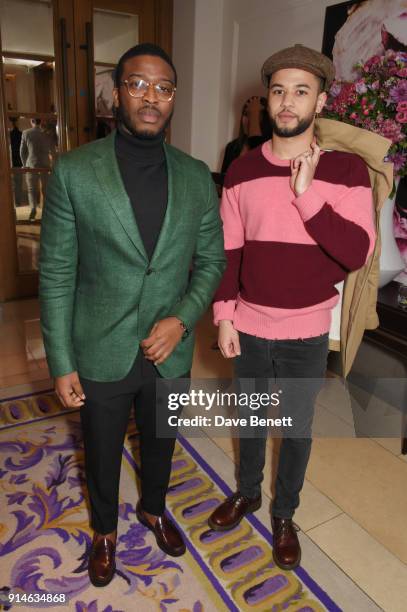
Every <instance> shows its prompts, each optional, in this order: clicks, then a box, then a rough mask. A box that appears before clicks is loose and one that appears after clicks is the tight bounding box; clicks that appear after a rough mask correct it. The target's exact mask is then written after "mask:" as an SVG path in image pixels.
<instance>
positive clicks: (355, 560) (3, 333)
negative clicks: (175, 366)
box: [0, 299, 407, 612]
mask: <svg viewBox="0 0 407 612" xmlns="http://www.w3.org/2000/svg"><path fill="white" fill-rule="evenodd" d="M215 338H216V331H215V329H214V328H213V326H212V324H211V321H210V317H209V314H208V315H206V316H205V317H204V318H203V319H202V321H201V322H200V324H199V326H198V333H197V344H196V350H195V355H194V365H193V372H192V374H193V377H194V378H196V379H199V378H228V377H230V375H231V364H230V363H229V362H227V361H226V360H224V359H223V358H222V357H221V355H220V353H219V352H218V351H214V350H213V349H212V348H211V345H212V344H213V341H214V340H215ZM51 384H52V383H51V381H50V379H49V372H48V368H47V365H46V361H45V356H44V349H43V344H42V338H41V331H40V326H39V307H38V301H37V300H35V299H30V300H21V301H16V302H8V303H5V304H0V399H1V398H2V397H3V398H5V397H10V396H11V395H13V393H14V392H15V391H16V390H18V391H21V390H22V389H23V390H24V392H27V391H29V390H31V389H32V390H41V389H45V388H50V387H51ZM318 401H319V405H318V411H317V412H318V414H321V418H322V421H324V419H326V418H327V415H330V417H331V416H332V415H333V418H336V419H338V423H339V422H340V423H341V429H340V436H339V437H335V438H326V437H317V438H315V439H314V442H313V447H312V453H311V459H310V464H309V467H308V471H307V478H306V482H305V485H304V488H303V491H302V495H301V506H300V508H299V510H298V511H297V513H296V515H295V520H296V522H297V523H298V525H299V526H300V528H301V531H302V534H301V538H302V543H303V549H304V553H305V555H309V561H310V564H311V566H312V567H314V568H315V569H314V570H313V571H314V572H317V571H318V567H322V566H321V564H323V563H324V560H325V563H326V567H328V568H330V571H329V572H328V575H326V574H327V572H326V568H325V570H324V575H325V582H326V588H327V589H328V588H329V589H331V591H333V593H336V592H337V591H338V593H339V592H340V591H342V593H343V595H342V597H341V598H340V601H342V602H343V609H344V610H346V612H359V611H361V610H362V609H363V610H372V611H373V610H378V609H382V610H385V611H386V612H404V611H405V610H406V601H407V530H406V528H405V526H406V517H407V486H406V483H407V456H403V455H401V453H400V440H398V439H397V438H354V437H352V435H351V422H350V420H349V418H348V416H349V415H347V414H346V410H344V411H343V413H342V412H341V414H338V412H339V411H338V404H337V402H336V400H335V398H334V397H331V396H330V394H329V392H328V393H327V395H325V396H324V397H322V398H321V397H320V398H319V400H318ZM338 431H339V430H338ZM348 431H350V433H349V435H347V432H348ZM196 443H197V444H198V445H199V444H201V445H202V443H203V440H199V442H196ZM212 444H214V445H215V446H216V452H217V454H218V455H219V457H224V465H223V470H225V471H226V472H227V476H228V478H227V479H228V480H229V481H230V485H231V486H233V471H234V464H235V463H236V461H237V452H238V441H237V440H235V439H233V438H231V437H229V436H228V437H224V438H219V437H213V438H212V441H211V446H212ZM277 446H278V443H277V442H276V440H273V439H271V438H270V439H269V440H268V442H267V460H266V468H265V477H264V482H263V493H264V496H265V501H266V500H270V501H271V499H272V481H273V474H274V473H275V468H276V456H277V455H276V453H277ZM219 457H218V461H219ZM225 478H226V475H225ZM268 505H269V504H267V503H266V504H265V503H263V508H262V511H263V512H264V511H265V510H264V509H267V508H268ZM305 555H304V556H305ZM304 563H306V561H305V560H304ZM321 571H322V569H321ZM315 576H316V577H317V576H318V574H315ZM341 576H342V577H343V579H341ZM344 590H345V591H347V595H346V597H345V594H344ZM361 595H362V597H361ZM338 597H339V595H338ZM338 601H339V600H338ZM352 602H353V603H352Z"/></svg>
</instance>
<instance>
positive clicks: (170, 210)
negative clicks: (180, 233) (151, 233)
mask: <svg viewBox="0 0 407 612" xmlns="http://www.w3.org/2000/svg"><path fill="white" fill-rule="evenodd" d="M164 151H165V157H166V161H167V174H168V202H167V210H166V212H165V216H164V221H163V224H162V227H161V231H160V235H159V237H158V241H157V244H156V247H155V250H154V253H153V256H152V258H151V263H153V262H154V261H155V260H156V259H158V258H159V257H160V256H161V255H162V254H163V253H164V252H165V251H166V249H168V248H170V245H171V242H172V241H173V238H174V229H175V227H176V225H177V222H178V219H179V218H180V216H181V214H182V208H183V206H184V199H185V185H186V183H185V177H184V174H183V171H182V168H181V167H180V164H179V162H178V161H177V160H176V159H175V157H174V155H173V154H172V152H171V148H170V147H168V146H167V145H165V144H164Z"/></svg>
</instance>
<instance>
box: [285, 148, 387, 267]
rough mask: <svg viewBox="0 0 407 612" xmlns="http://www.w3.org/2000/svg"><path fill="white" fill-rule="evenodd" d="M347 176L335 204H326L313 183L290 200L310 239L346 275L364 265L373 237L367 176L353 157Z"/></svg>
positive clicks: (373, 240) (366, 172) (361, 164)
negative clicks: (342, 269) (345, 183)
mask: <svg viewBox="0 0 407 612" xmlns="http://www.w3.org/2000/svg"><path fill="white" fill-rule="evenodd" d="M349 176H350V180H349V185H348V186H347V187H346V188H345V191H344V193H343V194H342V195H341V197H340V198H338V200H337V201H335V202H326V201H325V199H324V198H323V197H322V196H321V195H320V194H319V193H318V190H317V188H316V187H314V185H313V184H311V186H310V187H309V188H308V189H307V190H306V191H305V192H304V193H303V194H301V195H300V196H298V197H297V198H295V199H294V200H293V203H294V205H295V206H296V207H297V209H298V211H299V213H300V215H301V217H302V219H303V221H304V225H305V228H306V230H307V232H308V233H309V234H310V236H311V237H312V238H313V239H314V240H315V242H316V243H317V244H319V246H320V247H322V249H323V250H324V251H325V252H326V253H327V254H328V255H330V256H331V257H332V258H333V259H334V260H335V261H337V262H338V263H339V264H340V265H341V266H342V267H343V268H344V269H345V270H347V271H348V272H350V271H353V270H358V269H359V268H361V267H362V266H363V265H364V264H365V263H366V260H367V259H368V257H369V256H370V255H371V254H372V252H373V249H374V244H375V238H376V235H375V227H374V215H373V196H372V190H371V186H370V179H369V173H368V170H367V167H366V164H365V163H364V161H363V160H362V159H361V158H359V157H357V156H356V155H353V156H352V158H351V160H350V166H349Z"/></svg>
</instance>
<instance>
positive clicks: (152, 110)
mask: <svg viewBox="0 0 407 612" xmlns="http://www.w3.org/2000/svg"><path fill="white" fill-rule="evenodd" d="M144 111H148V112H149V113H154V114H155V115H158V116H159V117H161V113H160V111H159V110H158V108H156V107H155V106H152V105H151V104H144V106H142V107H141V108H139V109H138V111H137V113H142V112H144Z"/></svg>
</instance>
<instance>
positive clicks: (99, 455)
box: [80, 351, 189, 534]
mask: <svg viewBox="0 0 407 612" xmlns="http://www.w3.org/2000/svg"><path fill="white" fill-rule="evenodd" d="M188 376H189V374H186V375H185V377H188ZM159 377H160V375H159V373H158V370H157V369H156V368H155V367H154V365H153V364H152V362H150V361H148V360H147V359H145V358H144V356H143V354H142V352H141V351H139V353H138V355H137V358H136V360H135V362H134V365H133V367H132V369H131V370H130V372H129V374H128V375H127V376H126V377H125V378H124V379H123V380H120V381H117V382H108V383H104V382H95V381H91V380H86V379H84V378H81V379H80V380H81V384H82V386H83V390H84V393H85V395H86V401H85V405H84V406H83V407H82V408H81V422H82V430H83V437H84V444H85V471H86V480H87V486H88V491H89V498H90V506H91V525H92V527H93V529H94V530H95V531H97V532H98V533H102V534H106V533H110V532H111V531H113V530H115V529H116V527H117V520H118V502H119V482H120V468H121V459H122V452H123V444H124V437H125V434H126V429H127V425H128V422H129V417H130V411H131V408H132V405H133V402H134V407H135V410H134V414H135V420H136V425H137V428H138V430H139V432H140V463H141V504H142V507H143V509H144V510H145V511H146V512H149V513H151V514H154V515H157V516H160V515H162V514H163V512H164V509H165V495H166V492H167V488H168V483H169V480H170V472H171V459H172V455H173V452H174V446H175V439H176V428H175V427H174V428H171V430H172V431H173V432H174V435H173V437H172V438H169V437H166V438H162V437H157V436H156V429H157V426H159V424H158V423H157V419H159V418H160V415H162V417H163V418H165V419H166V418H167V417H168V414H167V411H166V410H162V411H161V410H156V379H157V378H159ZM157 415H158V416H157ZM174 430H175V431H174Z"/></svg>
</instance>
